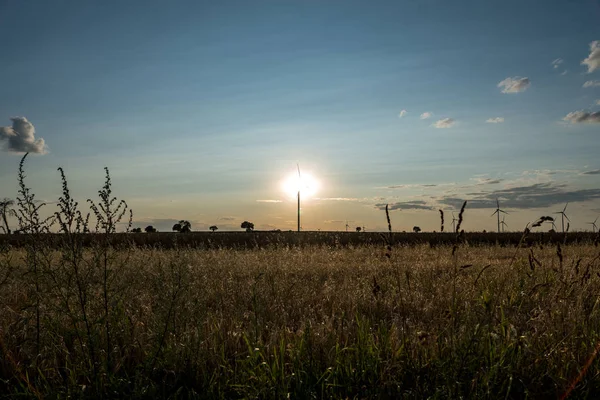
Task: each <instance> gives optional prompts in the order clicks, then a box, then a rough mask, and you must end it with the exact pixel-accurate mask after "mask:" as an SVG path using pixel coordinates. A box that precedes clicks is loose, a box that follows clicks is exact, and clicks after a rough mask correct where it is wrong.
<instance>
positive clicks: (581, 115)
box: [563, 111, 600, 124]
mask: <svg viewBox="0 0 600 400" xmlns="http://www.w3.org/2000/svg"><path fill="white" fill-rule="evenodd" d="M563 121H567V122H569V123H571V124H600V111H596V112H590V111H573V112H570V113H568V114H567V115H566V116H565V117H564V118H563Z"/></svg>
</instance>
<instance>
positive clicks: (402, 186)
mask: <svg viewBox="0 0 600 400" xmlns="http://www.w3.org/2000/svg"><path fill="white" fill-rule="evenodd" d="M436 186H438V185H437V184H434V183H429V184H404V185H390V186H384V187H382V188H378V189H413V188H424V187H436Z"/></svg>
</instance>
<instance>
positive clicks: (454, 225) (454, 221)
mask: <svg viewBox="0 0 600 400" xmlns="http://www.w3.org/2000/svg"><path fill="white" fill-rule="evenodd" d="M456 221H457V219H456V217H455V216H454V211H452V232H456Z"/></svg>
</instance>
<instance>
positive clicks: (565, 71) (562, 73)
mask: <svg viewBox="0 0 600 400" xmlns="http://www.w3.org/2000/svg"><path fill="white" fill-rule="evenodd" d="M567 72H569V71H568V70H566V69H565V70H564V71H563V72H561V75H563V76H564V75H566V74H567Z"/></svg>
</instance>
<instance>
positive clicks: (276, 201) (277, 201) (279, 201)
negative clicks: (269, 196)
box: [256, 200, 282, 203]
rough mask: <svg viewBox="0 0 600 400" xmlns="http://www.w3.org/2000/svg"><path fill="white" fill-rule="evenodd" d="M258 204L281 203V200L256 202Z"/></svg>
mask: <svg viewBox="0 0 600 400" xmlns="http://www.w3.org/2000/svg"><path fill="white" fill-rule="evenodd" d="M256 201H257V202H258V203H282V201H281V200H256Z"/></svg>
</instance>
